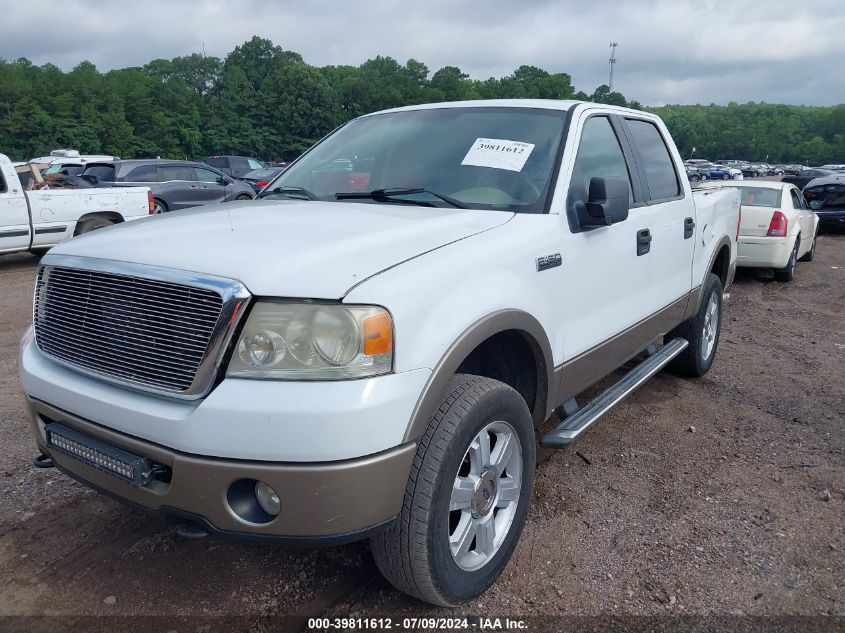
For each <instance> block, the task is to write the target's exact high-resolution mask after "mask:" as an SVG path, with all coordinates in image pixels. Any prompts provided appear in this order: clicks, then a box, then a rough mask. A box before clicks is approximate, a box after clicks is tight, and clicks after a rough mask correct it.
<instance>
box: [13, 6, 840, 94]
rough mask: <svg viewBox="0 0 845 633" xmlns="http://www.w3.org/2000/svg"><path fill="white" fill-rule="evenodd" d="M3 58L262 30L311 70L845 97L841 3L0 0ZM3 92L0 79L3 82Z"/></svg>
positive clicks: (189, 47)
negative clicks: (389, 63)
mask: <svg viewBox="0 0 845 633" xmlns="http://www.w3.org/2000/svg"><path fill="white" fill-rule="evenodd" d="M0 10H2V13H0V16H2V17H1V18H0V58H5V59H16V58H18V57H27V58H29V59H31V60H32V61H34V62H35V63H38V64H43V63H47V62H51V63H53V64H56V65H58V66H60V67H61V68H64V69H70V68H72V67H73V66H75V65H76V64H77V63H79V61H81V60H83V59H87V60H90V61H92V62H94V63H95V64H96V65H97V67H98V68H100V69H101V70H108V69H111V68H116V67H123V66H139V65H142V64H144V63H146V62H147V61H149V60H150V59H153V58H157V57H164V58H170V57H175V56H179V55H187V54H190V53H194V52H202V50H203V44H204V46H205V51H206V53H207V54H209V55H217V56H221V57H222V56H225V55H226V53H228V52H229V51H230V50H231V49H232V48H234V47H235V46H236V45H237V44H239V43H241V42H243V41H245V40H247V39H249V37H251V36H252V35H254V34H257V35H260V36H263V37H267V38H269V39H271V40H273V41H274V42H275V43H276V44H279V45H281V46H283V47H284V48H286V49H289V50H294V51H297V52H299V53H301V54H302V55H303V56H304V57H305V59H306V61H308V62H309V63H311V64H315V65H325V64H353V65H357V64H360V63H361V62H363V61H364V60H366V59H367V58H370V57H374V56H375V55H378V54H382V55H389V56H391V57H394V58H396V59H398V60H399V61H401V62H404V61H405V60H407V59H408V58H411V57H413V58H415V59H418V60H420V61H422V62H424V63H425V64H427V65H428V67H429V68H430V69H431V70H432V71H434V70H436V69H437V68H440V67H441V66H445V65H453V66H459V67H460V68H461V69H463V71H464V72H466V73H469V74H470V75H471V76H473V77H476V78H487V77H490V76H497V77H498V76H502V75H506V74H509V73H511V72H512V71H513V69H514V68H516V67H517V66H519V65H521V64H530V65H534V66H540V67H542V68H545V69H546V70H548V71H550V72H567V73H569V74H570V75H572V78H573V81H574V83H575V86H576V88H578V89H581V90H585V91H586V92H588V93H589V92H592V90H593V89H594V88H595V87H596V86H597V85H599V84H601V83H606V82H607V76H608V63H607V61H608V57H609V43H610V41H611V40H614V41H616V42H618V43H619V48H618V49H617V58H618V62H617V64H616V70H615V76H614V88H615V89H617V90H619V91H621V92H622V93H623V94H624V95H625V96H626V97H627V98H629V99H637V100H639V101H641V102H643V103H646V104H652V105H660V104H664V103H711V102H713V103H727V102H729V101H738V102H745V101H767V102H770V103H774V102H778V103H800V104H813V105H832V104H841V103H845V0H754V1H747V0H666V1H664V0H631V1H626V0H423V1H418V2H413V1H412V0H404V1H402V0H367V1H366V2H360V1H359V2H355V1H350V0H229V1H228V2H224V1H222V0H142V1H134V2H129V1H124V2H97V3H94V2H90V0H86V1H81V0H62V1H61V2H59V1H56V0H43V1H42V2H40V3H36V4H32V3H27V2H20V1H19V0H14V1H12V0H0ZM0 90H2V86H0Z"/></svg>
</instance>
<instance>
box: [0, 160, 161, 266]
mask: <svg viewBox="0 0 845 633" xmlns="http://www.w3.org/2000/svg"><path fill="white" fill-rule="evenodd" d="M16 169H26V170H31V171H32V173H30V174H28V176H29V177H28V179H27V180H28V185H29V186H32V185H35V184H37V183H38V181H39V179H40V173H39V172H38V168H37V167H36V166H34V165H32V166H18V167H15V166H14V165H13V164H12V162H11V161H10V160H9V158H8V157H7V156H4V155H3V154H0V253H15V252H18V251H33V252H36V253H38V252H43V251H46V250H47V249H49V248H50V247H51V246H55V245H56V244H58V243H59V242H61V241H63V240H65V239H67V238H69V237H73V236H74V235H80V234H82V233H87V232H88V231H93V230H94V229H99V228H102V227H104V226H109V225H111V224H117V223H119V222H124V221H126V220H132V219H136V218H140V217H144V216H146V215H149V214H150V213H151V210H150V209H151V205H153V202H152V196H151V195H150V190H149V189H148V188H147V187H132V188H122V189H118V188H103V189H94V188H92V189H49V188H44V189H28V188H27V187H24V186H23V185H22V184H21V180H20V178H19V177H18V173H17V171H16ZM42 184H43V183H42Z"/></svg>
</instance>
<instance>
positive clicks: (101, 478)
mask: <svg viewBox="0 0 845 633" xmlns="http://www.w3.org/2000/svg"><path fill="white" fill-rule="evenodd" d="M29 408H30V414H31V419H32V424H33V427H34V431H35V436H36V440H37V443H38V446H39V448H40V449H41V450H42V451H43V452H44V453H45V454H47V455H49V456H50V457H51V458H52V459H53V462H54V463H55V464H56V465H57V466H58V467H59V468H61V469H62V470H64V471H66V472H68V473H69V474H71V475H72V476H74V477H76V478H78V479H80V480H82V481H83V482H85V483H88V484H90V485H91V486H93V487H95V488H98V489H100V490H103V491H105V492H107V493H110V494H112V495H114V496H116V497H120V498H123V499H126V500H127V501H130V502H132V503H135V504H137V505H140V506H143V507H145V508H148V509H149V510H153V511H162V512H167V511H169V510H177V511H179V513H183V514H188V515H194V516H197V517H200V518H202V519H204V520H205V521H207V522H208V523H209V524H210V525H211V526H212V527H213V528H216V529H217V530H220V531H224V532H231V533H239V534H243V535H250V536H259V537H260V536H280V537H285V536H290V537H312V538H319V537H337V536H342V535H348V534H350V533H355V532H360V531H364V530H367V529H368V528H371V527H374V526H378V525H380V524H382V523H384V522H386V521H389V520H390V519H392V518H393V517H395V516H396V515H397V514H399V511H400V510H401V508H402V499H403V497H404V493H405V485H406V483H407V480H408V475H409V473H410V470H411V461H412V460H413V458H414V454H415V453H416V444H414V443H409V444H403V445H402V446H398V447H396V448H393V449H391V450H388V451H384V452H383V453H379V454H377V455H371V456H367V457H362V458H360V459H353V460H346V461H341V462H322V463H312V464H297V463H271V462H255V461H245V460H231V459H216V458H211V457H199V456H194V455H186V454H184V453H179V452H176V451H173V450H170V449H168V448H164V447H162V446H158V445H156V444H151V443H149V442H145V441H143V440H139V439H137V438H133V437H129V436H126V435H123V434H121V433H116V432H114V431H111V430H109V429H107V428H104V427H102V426H99V425H97V424H94V423H92V422H89V421H86V420H83V419H81V418H79V417H77V416H74V415H71V414H69V413H67V412H64V411H60V410H58V409H55V408H53V407H51V406H50V405H48V404H45V403H43V402H40V401H37V400H31V399H30V400H29ZM51 422H58V423H60V424H63V425H65V426H68V427H71V428H73V429H75V430H76V431H79V432H80V433H84V434H86V435H88V436H90V437H92V438H94V439H97V440H100V441H101V442H105V443H107V444H109V445H112V446H115V447H117V448H120V449H123V450H125V451H129V452H131V453H135V454H137V455H140V456H143V457H146V458H148V459H151V460H153V461H155V462H157V463H159V464H163V465H165V466H168V467H170V468H171V469H172V476H171V479H170V481H169V482H168V483H165V482H163V481H157V480H156V481H153V482H151V483H150V484H149V485H147V486H134V485H132V484H130V483H127V482H125V481H122V480H121V479H118V478H116V477H114V476H112V475H109V474H108V473H104V472H101V471H99V470H97V469H94V468H92V467H90V466H88V465H86V464H84V463H82V462H80V461H78V460H76V459H74V458H73V457H70V456H68V455H65V454H63V453H61V452H59V451H57V450H55V449H51V448H50V447H49V446H48V444H47V433H46V427H47V426H48V425H49V424H50V423H51ZM243 479H255V480H260V481H263V482H265V483H267V484H269V485H270V486H272V488H273V489H274V490H275V491H276V492H277V493H278V495H279V498H280V500H281V507H282V510H281V513H280V514H279V516H278V517H276V518H275V519H273V520H271V521H269V522H268V523H263V524H257V523H250V522H248V521H245V520H244V519H242V518H240V517H238V516H237V515H236V514H235V512H234V511H233V510H232V509H231V507H230V505H229V502H228V500H227V492H228V490H229V487H230V486H231V485H232V484H233V483H234V482H236V481H239V480H243Z"/></svg>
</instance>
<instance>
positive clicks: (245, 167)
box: [203, 156, 264, 178]
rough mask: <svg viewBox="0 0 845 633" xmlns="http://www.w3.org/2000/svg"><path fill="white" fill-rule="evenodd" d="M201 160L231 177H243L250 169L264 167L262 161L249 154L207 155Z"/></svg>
mask: <svg viewBox="0 0 845 633" xmlns="http://www.w3.org/2000/svg"><path fill="white" fill-rule="evenodd" d="M203 162H204V163H205V164H206V165H211V166H212V167H214V168H215V169H219V170H220V171H222V172H223V173H224V174H227V175H228V176H231V177H232V178H243V177H244V176H246V175H247V174H248V173H249V172H251V171H255V170H256V169H263V168H264V163H262V162H261V161H260V160H256V159H254V158H251V157H249V156H209V157H208V158H206V159H205V160H204V161H203Z"/></svg>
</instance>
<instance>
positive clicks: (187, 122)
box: [0, 37, 845, 164]
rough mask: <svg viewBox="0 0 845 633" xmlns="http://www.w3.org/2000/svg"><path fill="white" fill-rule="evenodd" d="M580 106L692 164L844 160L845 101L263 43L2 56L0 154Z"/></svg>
mask: <svg viewBox="0 0 845 633" xmlns="http://www.w3.org/2000/svg"><path fill="white" fill-rule="evenodd" d="M494 98H540V99H579V100H589V101H596V102H599V103H609V104H614V105H622V106H629V107H633V108H637V109H645V110H648V111H651V112H655V113H657V114H659V115H660V116H662V117H663V119H664V120H665V121H666V123H667V125H668V126H669V129H670V130H671V132H672V134H673V136H674V139H675V142H676V143H677V144H678V147H679V149H680V151H681V153H682V154H683V155H684V156H692V155H693V148H695V151H694V156H695V157H706V158H710V159H723V158H724V159H729V158H746V159H750V160H765V159H768V160H769V162H797V163H805V164H821V163H826V162H845V106H843V105H839V106H835V107H827V108H825V107H810V106H791V105H776V104H765V103H747V104H736V103H731V104H729V105H727V106H717V105H707V106H704V105H694V106H685V105H669V106H663V107H657V108H644V107H643V106H642V104H640V103H638V102H636V101H628V100H627V99H626V98H625V97H624V95H622V94H620V93H619V92H613V91H611V90H610V89H609V88H608V86H606V85H602V86H599V87H598V88H597V89H596V90H595V91H594V92H593V93H592V94H587V93H585V92H583V91H580V90H576V89H575V87H574V86H573V84H572V78H571V77H570V75H568V74H566V73H549V72H547V71H545V70H543V69H541V68H536V67H534V66H520V67H519V68H517V69H516V70H515V71H514V72H513V74H511V75H508V76H506V77H500V78H494V77H491V78H489V79H485V80H478V79H472V78H470V77H469V76H468V75H467V74H466V73H464V72H462V71H461V69H460V68H457V67H455V66H445V67H443V68H440V69H439V70H437V71H436V72H434V73H433V74H432V73H430V71H429V68H428V67H427V66H426V65H425V64H423V63H422V62H419V61H417V60H414V59H410V60H408V61H407V62H406V63H405V64H400V63H399V62H397V61H396V60H394V59H392V58H390V57H382V56H378V57H376V58H374V59H369V60H367V61H365V62H364V63H363V64H361V65H359V66H323V67H316V66H312V65H310V64H307V63H306V62H305V61H304V60H303V58H302V56H301V55H299V54H298V53H295V52H292V51H286V50H284V49H283V48H281V47H280V46H277V45H274V44H273V42H271V41H269V40H267V39H263V38H260V37H253V38H252V39H251V40H249V41H247V42H245V43H244V44H242V45H241V46H238V47H236V48H235V50H233V51H232V52H231V53H229V55H227V56H226V58H225V59H219V58H217V57H206V56H203V55H199V54H193V55H188V56H185V57H176V58H174V59H170V60H166V59H155V60H153V61H151V62H149V63H148V64H146V65H145V66H143V67H134V68H123V69H119V70H112V71H109V72H106V73H100V72H98V70H97V69H96V67H95V66H94V65H93V64H91V63H90V62H82V63H80V64H79V65H78V66H76V67H75V68H74V69H73V70H72V71H70V72H63V71H62V70H61V69H59V68H57V67H56V66H54V65H52V64H46V65H44V66H36V65H34V64H32V63H31V62H30V61H29V60H27V59H23V58H21V59H18V60H16V61H3V60H0V152H2V153H5V154H8V155H10V156H11V157H13V158H16V159H21V160H23V159H27V158H31V157H33V156H38V155H43V154H45V153H47V152H49V151H50V150H53V149H56V148H60V147H68V148H73V149H78V150H79V151H80V152H83V153H87V154H93V153H97V154H112V155H117V156H121V157H123V158H134V157H152V156H162V157H168V158H199V157H203V156H207V155H209V154H245V155H251V156H255V157H258V158H261V159H265V160H290V159H292V158H294V157H296V156H298V155H299V154H300V153H301V152H302V151H303V150H305V149H306V148H308V147H309V146H310V145H312V144H313V143H314V142H315V141H317V140H319V139H320V138H321V137H322V136H324V135H325V134H326V133H328V132H330V131H331V130H332V129H334V128H335V127H336V126H338V125H340V124H342V123H344V122H345V121H348V120H349V119H352V118H354V117H356V116H359V115H361V114H365V113H367V112H372V111H375V110H381V109H384V108H391V107H396V106H402V105H409V104H416V103H426V102H436V101H452V100H462V99H494Z"/></svg>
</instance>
